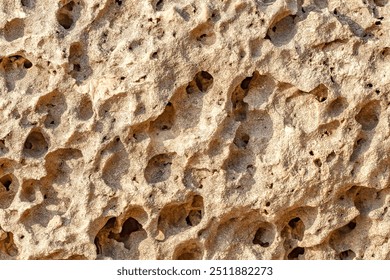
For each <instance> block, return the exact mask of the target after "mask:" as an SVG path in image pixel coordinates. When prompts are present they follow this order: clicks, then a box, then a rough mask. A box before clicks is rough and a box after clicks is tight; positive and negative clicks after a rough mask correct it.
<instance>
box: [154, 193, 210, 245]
mask: <svg viewBox="0 0 390 280" xmlns="http://www.w3.org/2000/svg"><path fill="white" fill-rule="evenodd" d="M203 211H204V205H203V197H202V196H200V195H195V196H193V197H192V198H191V199H190V200H189V202H188V203H184V204H176V205H169V206H166V207H164V208H163V209H162V210H161V212H160V216H159V219H158V229H159V231H160V232H162V233H163V234H164V237H165V236H168V235H171V234H175V233H177V232H178V231H181V229H183V228H187V227H194V226H196V225H198V224H199V223H200V222H201V220H202V217H203Z"/></svg>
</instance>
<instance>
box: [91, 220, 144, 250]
mask: <svg viewBox="0 0 390 280" xmlns="http://www.w3.org/2000/svg"><path fill="white" fill-rule="evenodd" d="M118 226H119V225H118V220H117V218H115V217H112V218H110V219H109V220H108V221H107V222H106V224H105V225H104V227H103V228H102V229H101V230H100V231H99V233H98V234H97V235H96V237H95V240H94V243H95V246H96V253H97V254H103V253H104V249H103V247H104V245H105V243H107V239H113V240H115V241H117V242H122V243H123V244H124V247H125V248H126V249H129V250H130V249H131V245H132V242H131V241H132V239H133V238H140V239H144V238H146V231H145V230H144V229H143V227H142V225H141V224H140V223H139V222H138V221H137V220H136V219H135V218H133V217H129V218H127V219H126V220H125V221H124V222H123V224H122V226H121V231H120V232H118V231H117V230H116V229H117V228H118Z"/></svg>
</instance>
